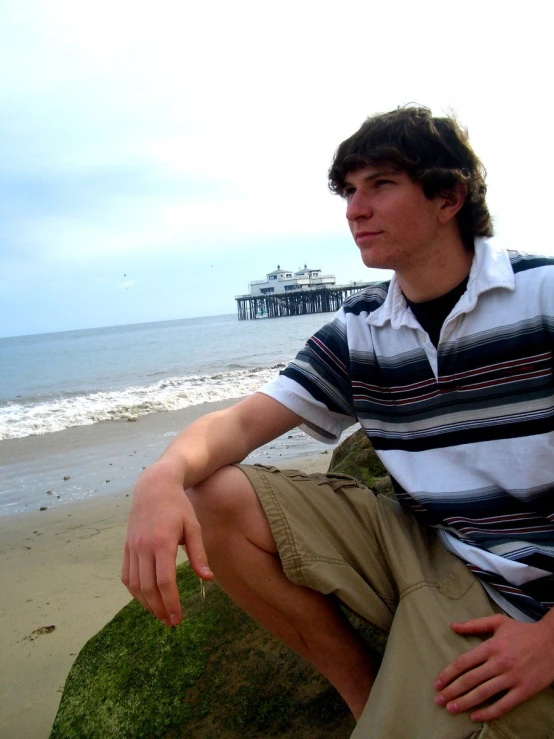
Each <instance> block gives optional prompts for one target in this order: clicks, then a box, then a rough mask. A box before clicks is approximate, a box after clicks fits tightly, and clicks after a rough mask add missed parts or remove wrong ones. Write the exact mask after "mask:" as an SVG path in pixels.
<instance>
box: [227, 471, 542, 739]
mask: <svg viewBox="0 0 554 739" xmlns="http://www.w3.org/2000/svg"><path fill="white" fill-rule="evenodd" d="M238 467H239V469H241V470H242V471H243V472H244V474H245V475H246V476H247V477H248V479H249V480H250V482H251V484H252V486H253V488H254V490H255V491H256V493H257V495H258V497H259V499H260V501H261V504H262V506H263V509H264V511H265V514H266V516H267V518H268V521H269V525H270V527H271V531H272V533H273V537H274V539H275V542H276V545H277V549H278V551H279V556H280V558H281V562H282V565H283V570H284V572H285V574H286V576H287V577H288V578H289V579H290V580H291V581H292V582H294V583H297V584H298V585H304V586H307V587H309V588H312V589H313V590H317V591H319V592H321V593H324V594H329V595H330V594H332V595H334V596H336V597H337V598H338V599H339V600H340V601H342V603H343V604H344V605H345V606H346V607H347V608H348V609H350V610H351V611H353V612H354V613H355V614H357V615H358V616H359V617H361V618H362V619H364V620H366V621H368V622H370V623H372V624H375V625H376V626H378V627H380V628H381V629H384V630H385V631H387V632H388V641H387V647H386V650H385V655H384V658H383V662H382V664H381V667H380V669H379V673H378V676H377V679H376V681H375V684H374V686H373V688H372V690H371V695H370V698H369V700H368V703H367V705H366V708H365V710H364V713H363V715H362V717H361V718H360V721H359V722H358V725H357V727H356V730H355V731H354V733H353V734H352V739H368V738H371V739H465V738H466V737H475V738H477V737H479V739H484V737H490V739H493V737H494V738H496V737H503V738H504V739H547V738H548V737H550V738H554V690H553V689H552V688H549V689H547V690H545V691H543V692H542V693H540V694H539V695H537V696H535V697H534V698H532V699H531V700H529V701H527V702H526V703H524V704H522V705H520V706H518V707H516V708H515V709H514V710H513V711H511V712H510V713H509V714H507V715H506V716H503V717H502V718H500V719H496V720H495V721H492V722H490V723H487V724H476V723H474V722H473V721H471V719H470V718H469V715H468V714H467V713H464V714H459V715H457V716H451V715H450V714H448V712H447V711H446V710H445V709H444V708H440V707H438V706H435V704H434V696H435V691H434V689H433V686H432V683H433V680H434V679H435V677H436V676H437V675H438V673H439V672H441V670H442V669H444V667H446V665H448V664H449V663H450V662H451V661H452V660H453V659H454V658H455V657H456V656H457V655H459V654H461V653H463V652H465V651H467V650H468V649H471V648H472V647H473V646H476V645H477V644H479V643H480V642H481V639H480V638H478V637H473V636H472V637H465V636H460V635H458V634H455V633H454V632H453V631H452V629H451V628H450V623H451V622H452V621H465V620H467V619H470V618H476V617H479V616H488V615H491V614H494V613H501V612H502V611H501V610H500V608H499V607H498V606H497V605H496V604H494V603H493V602H492V601H491V600H490V598H489V597H488V595H487V594H486V592H485V590H484V589H483V588H482V587H481V585H480V583H479V581H478V580H477V579H476V578H475V576H474V575H473V574H472V573H471V572H470V571H469V570H468V568H467V567H466V565H465V564H464V563H463V562H462V561H461V560H460V559H458V558H457V557H455V556H454V555H453V554H451V553H450V552H448V551H447V550H446V549H445V548H444V546H443V545H442V543H441V542H440V540H439V538H438V537H437V535H436V534H435V532H434V531H433V530H432V529H430V528H427V527H423V526H420V525H419V524H418V523H417V522H416V520H415V519H414V518H413V517H412V516H410V515H408V514H406V513H404V512H403V511H402V509H401V508H400V506H399V505H398V503H396V502H395V501H392V500H390V499H388V498H385V497H383V496H376V495H375V494H374V493H373V492H372V491H371V490H369V489H368V488H366V487H363V486H360V485H359V483H358V482H357V481H356V480H355V479H354V478H351V477H348V476H346V475H334V474H329V475H321V474H312V475H306V474H303V473H302V472H298V471H296V470H279V469H277V468H276V467H270V466H263V465H255V466H249V465H238Z"/></svg>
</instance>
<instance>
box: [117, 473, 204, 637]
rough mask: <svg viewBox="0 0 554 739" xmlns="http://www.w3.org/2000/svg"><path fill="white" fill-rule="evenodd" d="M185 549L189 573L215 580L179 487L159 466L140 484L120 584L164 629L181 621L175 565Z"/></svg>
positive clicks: (130, 520)
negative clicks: (180, 546)
mask: <svg viewBox="0 0 554 739" xmlns="http://www.w3.org/2000/svg"><path fill="white" fill-rule="evenodd" d="M179 544H182V545H184V546H185V548H186V550H187V554H188V558H189V561H190V564H191V567H192V569H193V570H194V571H195V572H196V574H197V575H198V576H199V577H201V578H203V579H204V580H211V579H212V578H213V574H212V572H211V570H210V568H209V565H208V559H207V557H206V552H205V550H204V544H203V543H202V531H201V529H200V524H199V523H198V519H197V518H196V514H195V512H194V509H193V507H192V504H191V503H190V501H189V499H188V498H187V496H186V495H185V492H184V490H183V486H182V484H179V483H178V481H177V480H175V479H172V478H171V477H170V476H168V475H167V472H166V471H165V470H164V469H163V466H161V465H160V464H159V463H158V465H153V466H152V467H149V468H148V469H147V470H146V471H145V472H144V473H143V474H142V475H141V477H140V478H139V480H138V482H137V485H136V487H135V491H134V494H133V504H132V506H131V512H130V516H129V524H128V527H127V539H126V541H125V550H124V555H123V567H122V570H121V579H122V581H123V583H124V585H125V586H126V587H127V589H128V590H129V592H130V593H131V595H132V596H133V597H134V598H136V599H137V600H138V601H140V602H141V603H142V605H143V606H144V607H145V608H146V609H147V610H148V611H150V613H152V614H153V615H154V616H156V617H157V618H159V619H160V620H161V621H164V622H165V623H166V624H167V625H168V626H176V625H177V624H178V623H179V622H180V621H181V619H182V612H181V603H180V601H179V592H178V590H177V584H176V579H175V578H176V574H175V570H176V568H175V559H176V556H177V547H178V546H179Z"/></svg>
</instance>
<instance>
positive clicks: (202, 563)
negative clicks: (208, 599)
mask: <svg viewBox="0 0 554 739" xmlns="http://www.w3.org/2000/svg"><path fill="white" fill-rule="evenodd" d="M185 543H186V550H187V555H188V558H189V562H190V566H191V567H192V569H193V570H194V572H196V574H197V575H198V577H201V578H202V580H212V579H213V576H214V575H213V572H212V571H211V569H210V565H209V564H208V557H207V555H206V550H205V549H204V542H203V540H202V529H201V528H200V524H199V523H198V521H197V520H196V519H195V520H194V521H192V522H189V524H188V526H187V530H186V542H185Z"/></svg>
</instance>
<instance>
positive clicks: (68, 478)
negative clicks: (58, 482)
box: [63, 475, 71, 481]
mask: <svg viewBox="0 0 554 739" xmlns="http://www.w3.org/2000/svg"><path fill="white" fill-rule="evenodd" d="M63 479H64V480H66V481H67V480H71V477H70V476H69V475H64V476H63Z"/></svg>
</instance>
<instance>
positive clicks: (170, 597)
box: [156, 552, 182, 626]
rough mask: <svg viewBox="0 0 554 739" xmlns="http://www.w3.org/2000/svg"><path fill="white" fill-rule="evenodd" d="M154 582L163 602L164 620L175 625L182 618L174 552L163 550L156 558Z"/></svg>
mask: <svg viewBox="0 0 554 739" xmlns="http://www.w3.org/2000/svg"><path fill="white" fill-rule="evenodd" d="M156 584H157V587H158V593H159V597H160V600H161V602H162V603H163V606H164V610H165V613H166V614H167V618H166V620H167V621H168V623H169V624H171V626H177V624H178V623H180V622H181V619H182V609H181V601H180V600H179V590H178V589H177V569H176V566H175V554H172V553H167V552H164V553H163V554H159V555H158V558H157V560H156Z"/></svg>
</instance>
